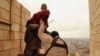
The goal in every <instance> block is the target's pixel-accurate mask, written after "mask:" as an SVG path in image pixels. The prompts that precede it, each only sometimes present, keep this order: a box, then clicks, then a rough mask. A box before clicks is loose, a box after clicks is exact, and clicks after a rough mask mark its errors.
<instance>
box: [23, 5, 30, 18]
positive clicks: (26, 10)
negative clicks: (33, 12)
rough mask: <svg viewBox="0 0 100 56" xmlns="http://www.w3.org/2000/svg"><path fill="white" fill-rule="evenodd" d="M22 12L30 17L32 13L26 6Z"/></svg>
mask: <svg viewBox="0 0 100 56" xmlns="http://www.w3.org/2000/svg"><path fill="white" fill-rule="evenodd" d="M22 12H24V13H25V14H27V15H29V16H30V11H29V10H28V9H26V8H25V7H24V6H22Z"/></svg>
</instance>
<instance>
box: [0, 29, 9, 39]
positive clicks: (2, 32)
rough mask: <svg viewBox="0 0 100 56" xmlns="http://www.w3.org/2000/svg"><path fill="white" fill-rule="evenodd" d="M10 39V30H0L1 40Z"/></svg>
mask: <svg viewBox="0 0 100 56" xmlns="http://www.w3.org/2000/svg"><path fill="white" fill-rule="evenodd" d="M8 39H9V31H6V30H0V40H8Z"/></svg>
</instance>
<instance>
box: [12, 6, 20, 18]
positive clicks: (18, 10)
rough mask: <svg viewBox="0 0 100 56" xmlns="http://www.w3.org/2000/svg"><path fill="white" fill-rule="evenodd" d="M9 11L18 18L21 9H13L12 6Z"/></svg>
mask: <svg viewBox="0 0 100 56" xmlns="http://www.w3.org/2000/svg"><path fill="white" fill-rule="evenodd" d="M11 10H12V12H11V13H12V14H15V15H17V16H19V17H20V16H21V9H19V8H17V7H15V6H14V5H12V8H11Z"/></svg>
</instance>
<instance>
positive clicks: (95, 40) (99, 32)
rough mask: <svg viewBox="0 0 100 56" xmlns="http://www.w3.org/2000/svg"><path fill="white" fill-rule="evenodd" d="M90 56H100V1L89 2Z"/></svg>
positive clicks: (90, 0)
mask: <svg viewBox="0 0 100 56" xmlns="http://www.w3.org/2000/svg"><path fill="white" fill-rule="evenodd" d="M89 10H90V37H91V39H90V42H91V43H90V56H100V0H89Z"/></svg>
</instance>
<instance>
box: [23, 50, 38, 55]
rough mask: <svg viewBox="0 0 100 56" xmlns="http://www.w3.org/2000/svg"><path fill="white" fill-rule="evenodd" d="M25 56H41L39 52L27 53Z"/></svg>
mask: <svg viewBox="0 0 100 56" xmlns="http://www.w3.org/2000/svg"><path fill="white" fill-rule="evenodd" d="M24 56H39V54H38V50H31V51H27V52H26V53H25V54H24Z"/></svg>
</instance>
